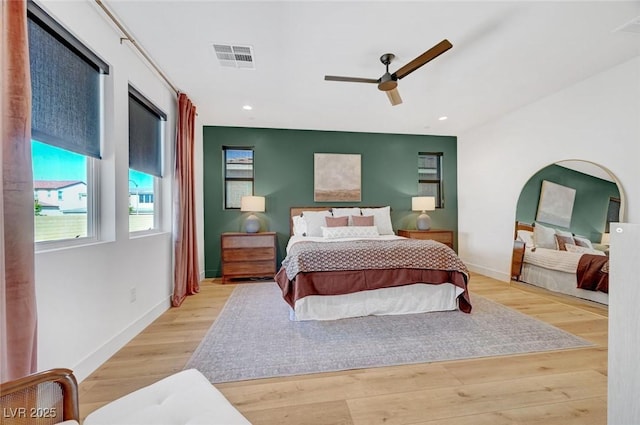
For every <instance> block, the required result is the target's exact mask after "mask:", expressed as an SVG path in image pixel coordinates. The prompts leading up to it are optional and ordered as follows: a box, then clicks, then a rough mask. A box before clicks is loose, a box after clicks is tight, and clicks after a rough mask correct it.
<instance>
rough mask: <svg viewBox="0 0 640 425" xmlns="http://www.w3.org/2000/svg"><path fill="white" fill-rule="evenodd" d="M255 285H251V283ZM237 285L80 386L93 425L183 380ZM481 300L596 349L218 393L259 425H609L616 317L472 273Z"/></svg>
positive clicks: (141, 339)
mask: <svg viewBox="0 0 640 425" xmlns="http://www.w3.org/2000/svg"><path fill="white" fill-rule="evenodd" d="M246 284H250V283H246ZM234 286H235V285H221V284H220V283H219V282H217V281H215V280H206V281H204V282H203V283H202V286H201V292H200V293H199V294H198V295H195V296H191V297H188V298H187V300H186V301H185V302H184V304H183V306H182V307H180V308H173V309H170V310H169V311H167V312H166V313H164V314H163V315H162V316H161V317H160V318H158V319H157V320H156V321H155V322H154V323H153V324H151V325H150V326H149V327H148V328H147V329H146V330H144V331H143V332H142V333H141V334H140V335H138V336H137V337H136V338H135V339H134V340H132V341H131V342H130V343H129V344H127V345H126V346H125V347H124V348H123V349H122V350H120V351H119V352H118V353H117V354H116V355H115V356H113V357H112V358H111V359H110V360H109V361H107V362H106V363H105V364H104V365H102V366H101V367H100V368H99V369H98V370H97V371H96V372H94V373H93V374H92V375H91V376H89V377H88V378H87V379H85V380H84V381H83V382H82V383H81V384H80V410H81V416H82V418H84V417H85V416H86V415H87V414H89V413H90V412H92V411H93V410H95V409H97V408H98V407H100V406H102V405H104V404H106V403H108V402H110V401H112V400H114V399H116V398H118V397H120V396H122V395H124V394H127V393H129V392H131V391H133V390H135V389H137V388H140V387H142V386H145V385H148V384H151V383H152V382H154V381H156V380H158V379H160V378H162V377H164V376H167V375H170V374H172V373H174V372H178V371H180V370H182V369H183V367H184V365H185V363H186V362H187V360H188V359H189V357H190V356H191V353H192V352H193V351H194V350H195V348H196V347H197V345H198V343H199V342H200V340H201V338H202V337H203V336H204V334H205V333H206V331H207V330H208V328H209V327H210V326H211V324H212V323H213V321H214V320H215V318H216V316H217V314H218V313H219V311H220V309H221V308H222V306H223V305H224V303H225V301H226V300H227V297H228V296H229V294H230V293H231V292H232V290H233V288H234ZM469 288H470V289H471V292H472V300H473V293H476V294H480V295H482V296H484V297H486V298H489V299H492V300H494V301H497V302H500V303H502V304H504V305H506V306H509V307H511V308H514V309H516V310H518V311H520V312H522V313H525V314H528V315H530V316H533V317H536V318H538V319H540V320H542V321H544V322H547V323H550V324H552V325H554V326H557V327H559V328H562V329H564V330H566V331H569V332H571V333H573V334H575V335H579V336H581V337H584V338H586V339H588V340H590V341H592V342H593V343H595V346H594V347H589V348H583V349H573V350H564V351H555V352H543V353H534V354H525V355H516V356H504V357H490V358H482V359H474V360H462V361H451V362H441V363H427V364H419V365H407V366H394V367H384V368H374V369H362V370H352V371H345V372H334V373H325V374H315V375H304V376H299V377H288V378H272V379H262V380H255V381H245V382H235V383H226V384H219V385H216V387H217V388H219V389H220V390H221V391H222V392H223V393H224V395H225V396H226V397H227V398H228V399H229V401H230V402H231V403H233V404H234V405H235V406H236V408H237V409H238V410H239V411H240V412H242V413H243V414H244V415H245V416H246V417H247V419H249V421H251V422H252V423H253V424H254V425H261V424H265V425H266V424H277V425H287V424H292V425H304V424H314V425H316V424H317V425H324V424H326V425H329V424H331V425H336V424H344V425H348V424H356V425H360V424H383V423H384V424H414V425H427V424H428V425H435V424H438V425H454V424H455V425H483V424H489V425H507V424H509V425H510V424H539V425H542V424H544V425H556V424H558V425H560V424H562V425H573V424H589V425H598V424H603V425H604V424H606V418H607V414H606V410H607V400H606V396H607V322H608V320H607V317H608V313H607V309H606V308H603V307H601V306H598V305H595V304H590V303H582V302H579V301H576V300H573V299H571V298H569V297H560V296H555V295H551V294H549V293H547V292H543V291H542V290H537V289H535V288H532V287H530V286H529V285H526V284H519V283H515V282H512V283H510V284H509V283H504V282H499V281H496V280H494V279H490V278H487V277H484V276H481V275H477V274H475V275H473V276H472V278H471V281H470V286H469Z"/></svg>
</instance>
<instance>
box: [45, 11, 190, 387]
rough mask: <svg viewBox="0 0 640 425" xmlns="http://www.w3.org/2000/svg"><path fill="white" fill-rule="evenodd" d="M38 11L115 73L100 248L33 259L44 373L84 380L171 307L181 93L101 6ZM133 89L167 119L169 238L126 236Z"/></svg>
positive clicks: (109, 84) (164, 220) (164, 205)
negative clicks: (58, 371) (63, 370)
mask: <svg viewBox="0 0 640 425" xmlns="http://www.w3.org/2000/svg"><path fill="white" fill-rule="evenodd" d="M39 4H40V5H41V6H42V7H43V8H44V9H45V10H46V11H47V12H49V13H50V14H51V15H52V16H53V17H54V18H55V19H57V20H58V21H59V22H60V23H61V24H62V25H63V26H65V27H66V28H67V29H69V30H70V31H71V32H72V33H73V34H74V35H75V36H76V37H78V38H79V39H80V40H81V41H82V42H84V43H85V44H86V45H87V46H88V47H89V48H91V49H92V50H93V51H94V52H95V53H96V54H98V55H99V56H100V57H101V58H102V59H103V60H105V61H106V62H107V63H108V64H109V65H110V67H111V68H110V74H109V75H108V76H107V77H106V83H105V94H106V108H105V113H106V122H105V131H104V146H103V152H102V153H103V159H102V160H101V161H100V181H101V195H100V198H101V199H100V200H101V214H102V225H101V232H102V241H101V242H99V243H96V244H94V245H91V246H82V247H74V248H66V249H60V250H55V251H48V252H38V253H37V254H36V294H37V304H38V326H39V329H38V333H39V342H38V344H39V346H38V357H39V358H38V368H39V369H40V370H44V369H48V368H53V367H68V368H70V369H73V370H74V371H75V373H76V375H77V377H78V379H80V380H82V379H84V378H85V377H86V376H87V375H89V374H90V373H91V372H92V371H93V370H95V369H96V368H97V367H98V366H100V364H102V363H103V362H104V361H105V360H106V359H108V358H109V357H110V356H111V355H113V354H114V353H115V352H116V351H117V350H118V349H119V348H120V347H121V346H122V345H124V344H125V343H126V342H127V341H129V340H130V339H131V338H132V337H133V336H135V335H136V334H137V333H138V332H139V331H140V330H142V329H143V328H144V327H145V326H146V325H148V324H149V323H151V321H153V320H154V319H155V318H156V317H158V316H159V315H160V314H161V313H162V312H164V311H165V310H166V309H167V308H168V307H169V298H170V295H171V292H172V276H173V272H172V270H173V267H172V257H173V255H172V251H173V245H172V242H171V224H172V223H171V221H172V220H171V207H172V196H171V183H172V179H173V164H174V152H173V145H174V140H175V122H176V119H175V116H176V110H175V109H176V106H175V103H176V101H175V99H176V94H175V93H174V92H173V90H171V89H170V88H169V87H168V86H167V85H166V84H165V83H164V82H163V81H162V80H161V79H160V78H159V77H158V76H157V75H156V73H155V72H154V71H153V70H152V69H151V68H150V67H149V66H148V65H147V64H146V63H145V62H143V60H142V59H141V57H140V56H139V55H138V54H137V53H136V52H135V51H134V50H133V49H132V48H131V46H130V45H129V43H127V42H123V43H122V44H121V43H120V36H121V35H120V34H119V33H118V32H117V31H116V30H115V28H114V27H113V25H112V24H111V23H110V22H109V21H108V20H107V19H106V18H105V15H104V14H103V12H102V11H101V10H100V9H99V7H98V6H97V5H96V4H95V2H75V1H63V2H60V1H46V2H39ZM129 83H130V84H132V85H133V86H135V87H136V89H138V90H139V91H140V92H141V93H142V94H143V95H144V96H146V97H147V98H149V100H151V101H152V102H153V103H155V104H156V105H157V106H158V107H159V108H160V109H162V110H163V111H164V112H165V113H166V114H167V122H166V132H165V135H166V138H165V139H166V145H165V164H164V170H165V172H164V178H163V179H162V199H159V200H158V202H159V204H160V205H157V207H159V208H161V214H162V217H161V219H160V222H161V230H162V231H161V232H159V233H155V234H151V235H145V236H141V237H136V238H131V237H130V235H129V231H128V201H129V200H128V186H129V184H128V168H129V165H128V90H127V87H128V84H129ZM200 137H201V136H200ZM132 288H135V291H136V301H135V302H131V301H130V296H131V289H132Z"/></svg>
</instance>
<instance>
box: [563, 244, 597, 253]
mask: <svg viewBox="0 0 640 425" xmlns="http://www.w3.org/2000/svg"><path fill="white" fill-rule="evenodd" d="M565 246H566V248H567V252H574V253H578V254H593V255H607V254H605V253H604V252H602V251H598V250H597V249H591V248H587V247H585V246H577V245H569V244H567V245H565Z"/></svg>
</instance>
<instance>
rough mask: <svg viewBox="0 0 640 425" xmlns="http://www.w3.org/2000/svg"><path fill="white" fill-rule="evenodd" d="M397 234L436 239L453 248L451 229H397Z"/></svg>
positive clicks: (406, 236) (413, 237) (412, 237)
mask: <svg viewBox="0 0 640 425" xmlns="http://www.w3.org/2000/svg"><path fill="white" fill-rule="evenodd" d="M398 236H403V237H405V238H411V239H424V240H432V241H438V242H440V243H443V244H445V245H447V246H449V248H453V231H451V230H438V229H433V230H398Z"/></svg>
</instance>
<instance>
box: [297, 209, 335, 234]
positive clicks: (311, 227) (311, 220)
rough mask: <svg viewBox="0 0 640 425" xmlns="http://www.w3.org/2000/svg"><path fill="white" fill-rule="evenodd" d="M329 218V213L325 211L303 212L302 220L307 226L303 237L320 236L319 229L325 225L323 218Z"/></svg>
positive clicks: (320, 231)
mask: <svg viewBox="0 0 640 425" xmlns="http://www.w3.org/2000/svg"><path fill="white" fill-rule="evenodd" d="M327 217H331V212H329V210H327V211H303V212H302V218H304V221H305V222H306V224H307V231H306V232H305V235H304V236H317V237H320V236H322V229H321V227H322V226H324V225H325V224H326V221H325V218H327Z"/></svg>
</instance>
